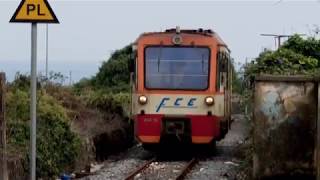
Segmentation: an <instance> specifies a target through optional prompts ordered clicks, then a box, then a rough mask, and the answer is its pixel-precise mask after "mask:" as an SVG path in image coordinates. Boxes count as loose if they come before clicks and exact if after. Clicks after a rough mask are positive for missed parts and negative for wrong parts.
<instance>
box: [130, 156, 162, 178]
mask: <svg viewBox="0 0 320 180" xmlns="http://www.w3.org/2000/svg"><path fill="white" fill-rule="evenodd" d="M155 160H156V158H152V159H151V160H149V161H148V162H146V163H144V164H143V165H142V166H140V167H139V168H138V169H137V170H135V171H133V172H132V173H130V174H129V175H128V176H127V177H126V178H125V180H132V179H134V177H135V176H136V175H137V174H138V173H140V172H142V171H143V170H144V169H146V168H147V167H148V166H149V165H150V164H151V163H152V162H154V161H155Z"/></svg>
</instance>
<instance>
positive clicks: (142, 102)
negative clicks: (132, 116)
mask: <svg viewBox="0 0 320 180" xmlns="http://www.w3.org/2000/svg"><path fill="white" fill-rule="evenodd" d="M147 101H148V98H147V97H146V96H144V95H141V96H139V99H138V102H139V103H140V104H147Z"/></svg>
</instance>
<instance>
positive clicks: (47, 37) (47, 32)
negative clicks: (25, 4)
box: [46, 24, 49, 80]
mask: <svg viewBox="0 0 320 180" xmlns="http://www.w3.org/2000/svg"><path fill="white" fill-rule="evenodd" d="M48 50H49V25H48V24H46V79H47V80H48V78H49V77H48V71H49V64H48V63H49V62H48V59H49V52H48Z"/></svg>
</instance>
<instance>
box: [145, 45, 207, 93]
mask: <svg viewBox="0 0 320 180" xmlns="http://www.w3.org/2000/svg"><path fill="white" fill-rule="evenodd" d="M209 59H210V50H209V48H207V47H172V46H171V47H169V46H165V47H163V46H155V47H154V46H151V47H147V48H146V49H145V87H146V88H148V89H168V90H175V89H183V90H205V89H207V88H208V86H209Z"/></svg>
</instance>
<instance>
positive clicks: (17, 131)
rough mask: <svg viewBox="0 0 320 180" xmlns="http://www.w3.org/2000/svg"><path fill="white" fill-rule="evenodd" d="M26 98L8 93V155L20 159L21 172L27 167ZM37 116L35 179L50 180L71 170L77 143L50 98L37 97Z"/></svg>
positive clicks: (22, 93) (63, 114)
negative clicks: (43, 178)
mask: <svg viewBox="0 0 320 180" xmlns="http://www.w3.org/2000/svg"><path fill="white" fill-rule="evenodd" d="M29 102H30V100H29V95H28V93H27V92H26V91H21V90H19V89H15V90H14V91H10V92H8V95H7V99H6V105H7V108H6V111H7V112H6V114H7V119H8V128H7V131H8V149H9V153H11V154H13V155H17V156H19V157H21V159H22V160H23V162H24V165H25V166H24V167H25V171H26V172H28V168H29V166H28V163H29V156H28V152H29V139H30V137H29V135H30V131H29V128H30V121H29V119H30V118H29V115H30V113H29ZM37 112H38V114H37V115H38V116H37V176H38V177H53V176H55V175H58V174H59V173H61V172H63V171H64V170H68V169H70V168H72V166H73V164H74V161H75V159H76V157H77V155H78V153H79V151H80V147H81V142H80V140H79V138H78V137H77V136H76V135H75V134H74V133H73V132H72V131H71V129H70V125H69V119H68V116H67V112H66V110H65V109H64V108H63V107H62V106H61V105H60V104H59V103H58V102H57V101H56V100H55V99H54V98H52V97H51V96H49V95H47V94H45V93H40V92H39V93H38V110H37Z"/></svg>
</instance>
